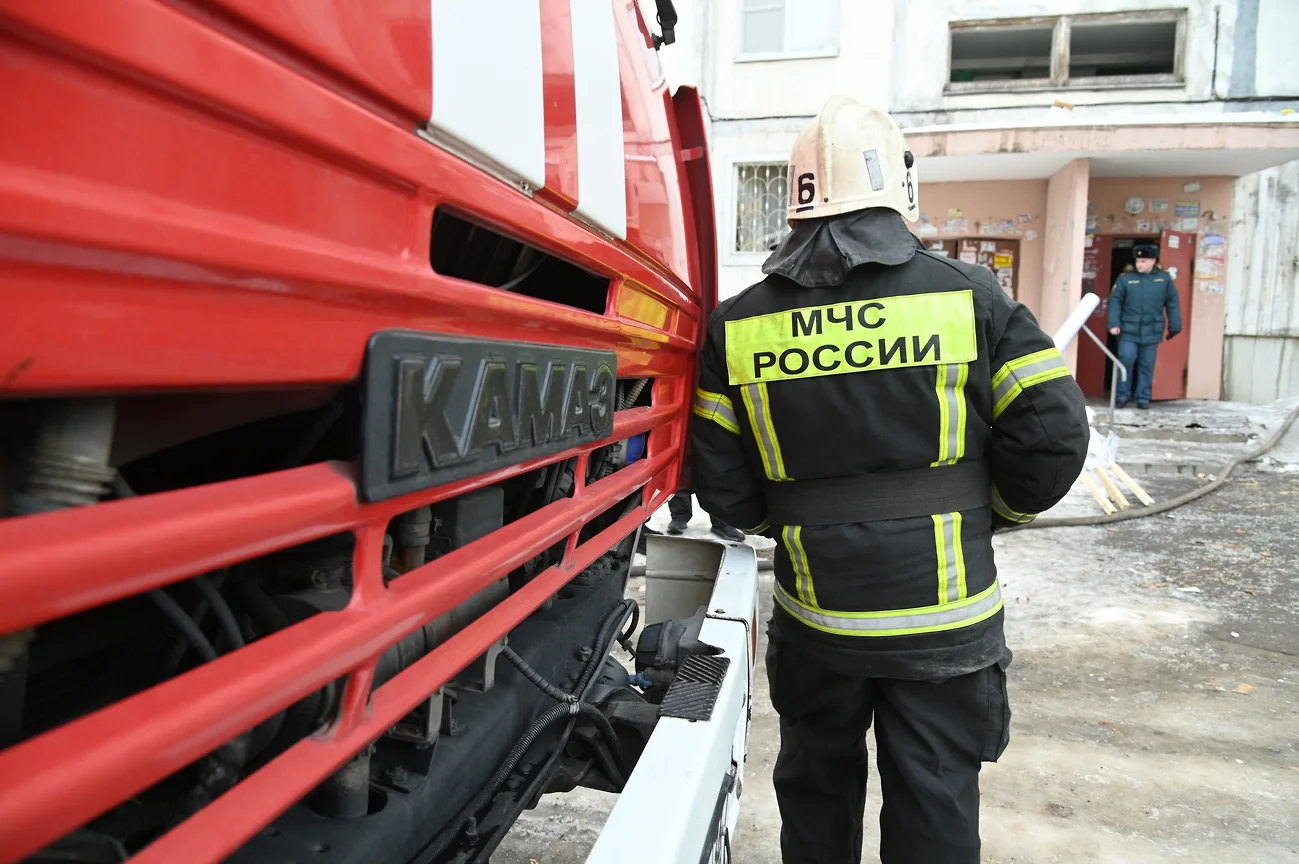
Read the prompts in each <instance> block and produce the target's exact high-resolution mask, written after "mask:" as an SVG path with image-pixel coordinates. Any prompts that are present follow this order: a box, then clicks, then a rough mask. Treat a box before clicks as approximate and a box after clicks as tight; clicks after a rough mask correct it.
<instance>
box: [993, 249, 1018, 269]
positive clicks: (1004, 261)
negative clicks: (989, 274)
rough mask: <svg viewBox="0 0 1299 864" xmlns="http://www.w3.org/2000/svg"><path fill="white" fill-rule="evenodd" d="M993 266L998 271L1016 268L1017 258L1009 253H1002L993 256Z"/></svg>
mask: <svg viewBox="0 0 1299 864" xmlns="http://www.w3.org/2000/svg"><path fill="white" fill-rule="evenodd" d="M992 266H993V267H994V268H996V269H997V270H1004V269H1006V268H1007V267H1014V266H1015V256H1014V255H1011V254H1009V253H1004V252H1003V253H1001V254H998V255H994V256H992Z"/></svg>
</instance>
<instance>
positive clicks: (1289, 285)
mask: <svg viewBox="0 0 1299 864" xmlns="http://www.w3.org/2000/svg"><path fill="white" fill-rule="evenodd" d="M676 6H677V9H678V11H679V12H680V13H681V19H682V20H681V23H680V25H679V26H678V33H680V34H681V41H680V42H679V43H678V45H677V46H674V47H673V49H671V50H670V51H665V52H664V60H665V63H666V64H667V67H668V73H669V76H670V77H671V78H672V79H674V80H675V83H685V84H692V85H695V86H697V87H699V88H700V90H701V92H702V93H703V95H704V98H705V100H706V103H707V105H708V109H709V113H710V117H711V129H710V134H711V143H712V149H713V169H714V187H715V192H716V199H717V214H716V215H717V224H718V234H719V242H720V243H721V246H722V248H721V250H720V256H719V261H720V284H721V293H722V295H723V296H729V295H731V294H734V293H736V292H738V291H740V290H742V289H743V288H745V287H746V286H748V285H750V284H752V283H753V282H755V281H757V280H758V279H760V278H762V274H761V264H762V262H763V260H765V258H766V257H767V255H768V254H769V251H770V249H771V248H772V247H773V246H774V245H775V244H776V243H778V242H779V241H780V239H781V238H782V237H783V235H784V233H785V232H786V231H787V227H786V223H785V203H786V196H787V193H788V180H787V177H786V168H785V162H786V159H787V157H788V153H789V150H790V148H791V146H792V144H793V141H794V139H795V137H796V136H797V134H798V132H799V131H800V130H801V129H802V128H803V126H804V125H805V124H806V123H807V122H808V121H809V120H810V119H811V118H812V117H813V116H815V114H816V113H817V111H818V110H819V109H820V107H821V105H822V104H823V103H824V101H825V100H826V99H827V98H828V97H829V96H831V95H833V94H835V93H849V94H851V95H853V96H855V97H856V98H858V99H860V100H862V101H865V102H870V103H873V104H875V105H878V106H880V107H884V108H887V109H888V110H889V111H890V112H891V113H892V114H893V116H894V117H895V118H896V119H897V120H898V122H899V124H900V125H902V127H903V129H904V131H905V132H906V134H907V138H908V141H909V145H910V147H911V149H912V151H913V152H914V153H915V154H916V157H917V168H918V173H919V179H920V183H921V185H920V205H921V211H922V218H921V222H920V223H919V224H918V225H917V226H916V228H915V230H916V232H917V234H918V235H919V236H920V237H921V238H922V240H923V241H924V242H925V243H926V245H928V246H930V247H931V248H933V249H934V250H935V251H939V252H941V253H944V254H948V255H950V256H952V257H956V258H962V259H964V260H967V261H974V262H976V263H981V264H986V265H987V266H988V267H990V268H991V269H992V270H993V271H994V272H995V273H996V274H997V276H998V278H999V280H1000V281H1001V283H1002V286H1003V288H1005V290H1006V291H1007V292H1009V293H1011V294H1012V295H1014V296H1015V297H1016V298H1017V299H1019V300H1021V301H1023V302H1024V303H1025V304H1027V305H1028V306H1029V307H1030V308H1031V309H1032V310H1033V311H1034V313H1035V314H1037V315H1038V317H1039V319H1040V320H1041V321H1042V324H1043V326H1044V327H1046V328H1047V329H1048V330H1050V329H1053V328H1054V327H1055V326H1056V325H1058V324H1059V323H1060V322H1061V321H1063V319H1064V318H1065V316H1067V315H1068V313H1069V311H1070V310H1072V308H1073V307H1074V306H1075V305H1076V304H1077V302H1078V300H1079V299H1080V298H1081V295H1082V294H1083V292H1085V291H1095V292H1096V293H1098V294H1101V295H1102V297H1103V298H1105V297H1107V296H1108V293H1109V286H1110V285H1111V284H1112V283H1113V281H1114V278H1115V277H1116V276H1117V275H1118V274H1119V273H1120V272H1122V269H1123V268H1124V267H1125V266H1127V265H1128V263H1129V262H1130V260H1131V249H1132V246H1133V245H1134V244H1135V243H1137V242H1142V241H1151V242H1156V243H1160V244H1161V246H1162V249H1163V255H1162V257H1163V259H1164V264H1165V266H1166V267H1167V268H1168V269H1169V270H1170V272H1173V273H1174V274H1175V275H1174V278H1175V281H1176V282H1177V284H1178V287H1179V291H1180V293H1181V296H1182V301H1183V307H1184V317H1185V318H1186V321H1187V333H1186V334H1185V337H1184V338H1182V339H1179V340H1178V341H1177V342H1173V343H1169V345H1168V346H1167V347H1166V349H1165V350H1164V351H1162V352H1161V361H1160V367H1159V369H1158V370H1157V373H1156V381H1157V384H1156V398H1178V397H1189V398H1220V397H1223V396H1225V397H1227V398H1237V399H1246V400H1250V401H1270V400H1273V399H1277V398H1281V397H1284V396H1289V395H1299V300H1295V299H1294V295H1295V293H1296V291H1299V273H1297V272H1296V268H1297V267H1299V264H1297V263H1296V255H1299V196H1296V194H1295V193H1297V192H1299V165H1295V164H1286V163H1291V162H1293V161H1294V160H1299V114H1296V113H1295V111H1296V110H1299V52H1296V51H1295V50H1294V48H1293V46H1294V45H1295V44H1296V43H1299V2H1296V0H1219V2H1212V0H1181V2H1180V3H1174V2H1170V0H1164V2H1159V0H1155V2H1151V0H1089V2H1086V3H1084V2H1082V0H1035V2H1034V0H978V2H970V0H677V2H676ZM1282 313H1284V314H1282ZM1103 315H1104V304H1102V307H1101V309H1099V310H1098V312H1097V316H1096V318H1095V319H1094V320H1092V321H1091V322H1089V325H1090V326H1091V328H1092V329H1093V331H1094V332H1096V333H1098V334H1104V330H1105V328H1104V322H1103ZM1078 344H1079V345H1081V347H1080V348H1074V349H1071V352H1070V361H1071V363H1074V364H1075V370H1076V374H1077V375H1078V377H1079V380H1080V382H1081V383H1082V384H1083V386H1084V389H1085V390H1086V391H1087V392H1088V393H1089V394H1090V395H1094V396H1100V395H1103V393H1104V392H1105V389H1106V387H1107V386H1108V384H1109V373H1108V369H1107V365H1106V361H1105V358H1104V356H1103V355H1102V354H1101V353H1100V352H1099V351H1098V350H1096V349H1095V347H1094V346H1092V345H1091V344H1090V343H1089V342H1085V341H1080V343H1078ZM1075 352H1077V353H1076V354H1075ZM1224 360H1225V361H1226V365H1225V368H1224ZM1273 362H1275V363H1276V364H1279V367H1278V368H1277V369H1271V368H1270V367H1269V371H1268V372H1267V373H1266V374H1263V373H1261V372H1259V371H1258V370H1257V369H1256V368H1254V367H1258V366H1259V365H1260V364H1267V363H1273Z"/></svg>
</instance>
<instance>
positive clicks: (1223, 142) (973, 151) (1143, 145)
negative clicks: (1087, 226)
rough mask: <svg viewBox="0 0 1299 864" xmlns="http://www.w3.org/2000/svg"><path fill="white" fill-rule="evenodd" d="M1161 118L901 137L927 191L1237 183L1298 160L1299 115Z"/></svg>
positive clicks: (973, 127) (971, 127)
mask: <svg viewBox="0 0 1299 864" xmlns="http://www.w3.org/2000/svg"><path fill="white" fill-rule="evenodd" d="M1289 117H1293V118H1295V119H1289V118H1288V117H1282V116H1280V115H1275V114H1264V115H1258V114H1242V115H1237V116H1231V115H1221V114H1218V115H1213V116H1211V117H1186V116H1181V117H1160V118H1154V119H1146V120H1135V119H1134V120H1132V121H1131V122H1124V123H1106V124H1094V123H1078V122H1072V123H1061V124H1057V125H1043V124H1014V123H998V124H982V125H981V124H965V125H952V126H929V127H918V128H913V129H907V130H904V131H905V134H906V136H907V143H908V145H909V146H910V148H911V151H912V152H913V153H915V155H916V158H917V160H918V163H919V174H920V179H921V181H922V182H924V183H944V182H955V181H965V180H1029V179H1043V178H1047V177H1050V176H1051V175H1053V174H1055V173H1056V172H1057V171H1059V170H1060V169H1062V168H1064V167H1065V166H1066V165H1068V164H1069V163H1070V162H1072V161H1073V160H1075V159H1090V160H1091V172H1090V173H1091V176H1092V177H1197V176H1198V177H1211V176H1217V177H1240V176H1242V175H1245V174H1252V173H1254V172H1255V171H1261V170H1263V169H1264V168H1271V167H1273V166H1275V165H1280V164H1282V163H1284V162H1289V161H1292V160H1295V159H1299V115H1289Z"/></svg>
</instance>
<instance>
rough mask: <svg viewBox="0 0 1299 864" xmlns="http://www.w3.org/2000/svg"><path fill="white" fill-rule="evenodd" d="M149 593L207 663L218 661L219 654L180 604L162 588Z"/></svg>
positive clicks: (150, 597) (151, 598)
mask: <svg viewBox="0 0 1299 864" xmlns="http://www.w3.org/2000/svg"><path fill="white" fill-rule="evenodd" d="M148 593H149V599H150V600H152V601H153V605H155V606H157V607H158V608H159V609H160V610H161V611H162V614H164V615H166V616H167V619H168V620H169V621H171V623H172V624H173V625H175V627H176V629H178V630H180V632H181V633H183V634H185V638H187V639H189V643H190V644H191V645H193V646H194V650H195V651H197V652H198V653H199V655H200V656H202V658H203V660H204V661H205V662H210V661H212V660H215V659H216V657H217V653H216V650H215V649H214V648H213V647H212V643H211V642H209V641H207V637H206V636H204V635H203V631H202V630H200V629H198V625H197V624H195V623H194V619H193V618H190V617H189V616H188V615H186V614H185V610H184V609H182V608H180V604H179V603H177V602H176V601H175V600H173V599H171V596H170V595H169V594H167V592H165V591H163V590H162V589H161V588H154V589H153V590H152V591H150V592H148Z"/></svg>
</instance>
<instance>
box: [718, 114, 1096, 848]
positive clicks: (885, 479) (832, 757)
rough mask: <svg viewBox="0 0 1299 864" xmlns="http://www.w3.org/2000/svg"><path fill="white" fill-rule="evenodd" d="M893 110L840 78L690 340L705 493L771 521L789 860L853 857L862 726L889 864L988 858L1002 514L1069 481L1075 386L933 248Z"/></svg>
mask: <svg viewBox="0 0 1299 864" xmlns="http://www.w3.org/2000/svg"><path fill="white" fill-rule="evenodd" d="M914 161H915V160H914V159H913V157H912V154H911V153H910V152H909V151H908V150H907V148H906V144H905V141H904V139H903V137H902V133H901V132H900V131H899V129H898V127H897V125H896V124H895V123H894V122H893V120H892V118H890V117H889V116H888V115H887V114H885V113H883V112H881V111H877V110H875V109H872V108H869V107H866V106H863V105H859V104H857V103H856V102H855V101H854V100H852V99H851V98H849V97H844V96H838V97H835V98H833V99H831V100H830V101H829V102H828V103H827V104H826V106H825V107H824V109H823V110H822V112H821V113H820V115H819V116H818V117H817V118H816V120H815V121H814V122H813V123H812V124H811V125H810V126H809V127H808V128H807V129H806V130H805V131H804V132H803V133H802V135H801V136H800V137H799V139H798V141H797V143H796V145H795V147H794V150H793V154H792V156H791V159H790V163H789V184H790V203H789V220H790V224H791V227H792V229H793V231H792V233H791V234H790V235H789V236H788V238H786V240H785V241H784V242H783V243H782V244H781V246H780V247H779V248H778V249H777V250H776V251H775V252H774V253H773V254H772V255H771V257H770V258H768V260H767V262H766V263H765V264H764V265H763V272H764V273H766V274H768V275H767V278H766V279H764V280H763V281H761V282H759V283H758V284H756V285H753V286H752V287H750V288H749V289H747V290H746V291H744V292H743V293H741V294H740V295H738V296H736V297H734V298H731V299H729V300H727V301H725V302H723V303H721V304H720V305H719V306H718V308H717V310H716V312H715V313H714V314H713V316H712V319H711V320H710V322H709V326H708V333H707V339H706V342H705V345H704V348H703V351H702V354H701V356H700V360H699V364H700V365H699V386H698V390H697V391H696V393H695V400H694V404H693V412H694V414H695V415H696V416H695V417H694V418H692V436H693V442H692V443H693V448H694V458H693V459H692V471H693V476H694V477H695V485H694V491H695V493H696V495H698V496H699V498H700V501H701V504H702V505H703V507H704V508H705V509H706V510H708V512H709V513H712V514H715V515H716V516H717V517H718V518H721V519H725V520H726V521H727V522H729V523H731V524H733V525H736V526H737V527H741V528H742V529H743V530H745V531H746V532H749V533H754V532H763V533H767V534H768V536H771V537H773V538H775V539H776V540H777V541H778V542H777V546H776V567H775V571H776V572H775V577H776V586H775V612H774V615H773V617H772V619H771V621H770V622H769V623H768V631H767V633H768V639H769V645H768V652H767V675H768V684H769V686H770V688H771V701H772V704H773V705H774V706H775V709H776V711H777V713H778V714H779V715H780V755H779V758H778V759H777V762H776V768H775V776H774V779H775V788H776V797H777V800H778V803H779V805H780V814H781V821H782V827H781V855H782V860H783V861H784V864H848V862H853V864H857V862H859V861H860V859H861V854H862V819H863V809H864V805H865V798H866V780H867V753H866V745H865V735H866V731H867V729H868V728H869V727H870V726H871V725H872V724H874V728H875V740H876V744H877V752H876V766H877V769H878V773H879V778H880V787H881V791H882V796H883V800H884V804H883V811H882V813H881V815H880V834H881V839H880V858H881V859H882V861H883V862H884V864H903V862H916V864H920V862H923V864H949V862H950V864H965V862H970V864H973V862H976V861H978V860H979V791H978V790H979V787H978V780H979V769H980V765H981V763H983V762H987V761H996V759H997V758H998V757H999V756H1000V755H1001V753H1002V751H1003V750H1004V748H1005V747H1006V745H1007V742H1008V741H1009V719H1010V707H1009V703H1008V701H1007V698H1006V667H1007V665H1008V664H1009V662H1010V657H1011V655H1010V652H1009V651H1008V650H1007V648H1006V643H1005V638H1004V635H1003V631H1002V618H1003V600H1002V594H1001V589H1000V587H999V586H998V583H997V573H996V568H995V566H994V564H993V557H992V532H993V531H994V530H996V529H997V528H1004V527H1008V526H1012V525H1019V524H1023V523H1026V522H1028V521H1030V520H1032V519H1033V518H1034V514H1036V513H1037V512H1039V511H1041V510H1044V509H1046V508H1048V507H1050V506H1051V505H1052V504H1054V503H1055V502H1056V501H1058V500H1059V499H1060V498H1061V497H1063V496H1064V494H1065V493H1066V492H1067V491H1068V489H1069V487H1070V486H1071V485H1072V483H1073V481H1074V479H1075V478H1076V477H1077V476H1078V473H1079V471H1080V470H1081V468H1082V465H1083V458H1084V455H1085V453H1086V449H1087V442H1088V437H1089V432H1088V427H1087V420H1086V415H1085V412H1084V405H1083V396H1082V392H1081V391H1080V390H1079V389H1078V385H1077V384H1076V383H1075V382H1074V380H1073V378H1072V377H1071V376H1070V374H1069V370H1068V368H1067V367H1066V366H1065V364H1064V362H1063V360H1062V359H1061V357H1060V354H1059V352H1058V351H1057V350H1056V349H1055V347H1054V345H1053V344H1052V342H1051V339H1050V338H1049V337H1048V336H1046V335H1045V334H1044V333H1043V332H1042V330H1041V329H1040V328H1039V327H1038V325H1037V322H1036V321H1035V320H1034V318H1033V316H1032V314H1031V313H1030V312H1029V311H1028V309H1027V308H1025V307H1024V306H1022V305H1020V304H1019V303H1016V302H1014V301H1013V300H1011V299H1010V298H1009V297H1007V296H1006V294H1005V292H1003V291H1002V289H1001V287H1000V286H999V285H998V283H997V280H996V279H995V278H994V276H993V274H992V273H991V271H989V270H987V269H986V268H983V267H977V266H972V265H967V264H963V263H960V262H957V261H951V260H948V259H947V258H944V257H942V256H939V255H936V254H934V253H931V252H928V251H926V250H925V249H924V248H923V247H922V245H921V244H920V243H919V242H917V240H916V239H915V238H914V236H913V235H912V234H911V232H910V231H909V230H908V228H907V226H906V224H905V223H904V221H903V220H904V219H907V220H910V221H912V222H914V221H916V218H917V216H918V214H919V210H918V204H917V190H916V172H915V167H914Z"/></svg>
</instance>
